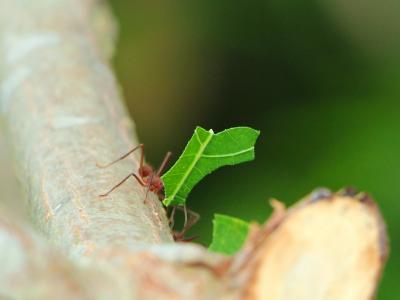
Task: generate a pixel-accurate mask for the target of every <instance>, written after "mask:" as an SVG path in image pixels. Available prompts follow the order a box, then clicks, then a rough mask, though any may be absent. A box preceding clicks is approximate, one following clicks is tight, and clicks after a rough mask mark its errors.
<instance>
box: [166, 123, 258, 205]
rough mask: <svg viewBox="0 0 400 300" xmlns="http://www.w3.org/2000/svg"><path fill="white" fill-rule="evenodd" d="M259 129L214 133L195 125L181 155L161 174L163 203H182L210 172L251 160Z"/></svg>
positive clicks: (236, 128) (232, 129)
mask: <svg viewBox="0 0 400 300" xmlns="http://www.w3.org/2000/svg"><path fill="white" fill-rule="evenodd" d="M259 134H260V132H259V131H257V130H254V129H252V128H249V127H235V128H230V129H227V130H225V131H222V132H220V133H218V134H214V132H213V131H212V129H210V130H209V131H207V130H205V129H203V128H201V127H197V128H196V130H195V132H194V134H193V136H192V138H191V139H190V141H189V143H188V144H187V145H186V148H185V150H184V151H183V153H182V155H181V157H179V159H178V161H177V162H176V163H175V165H173V166H172V167H171V169H170V170H169V171H168V172H167V173H165V175H163V176H162V180H163V183H164V188H165V196H166V198H165V199H164V201H163V203H164V204H165V205H166V206H168V205H182V204H185V202H186V197H187V196H188V194H189V193H190V191H191V190H192V189H193V187H194V186H195V185H196V184H197V183H198V182H199V181H200V180H201V179H203V178H204V176H206V175H207V174H209V173H211V172H212V171H214V170H216V169H218V168H219V167H222V166H225V165H235V164H238V163H241V162H245V161H249V160H252V159H254V144H255V142H256V140H257V137H258V135H259Z"/></svg>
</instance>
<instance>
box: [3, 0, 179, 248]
mask: <svg viewBox="0 0 400 300" xmlns="http://www.w3.org/2000/svg"><path fill="white" fill-rule="evenodd" d="M98 3H101V2H99V1H81V0H79V1H70V0H68V1H66V0H57V1H46V0H39V1H22V0H18V1H6V0H3V1H1V4H0V5H1V7H2V8H6V9H2V10H1V13H0V14H1V29H0V30H1V36H0V37H1V53H2V58H1V64H0V66H1V71H2V77H3V79H4V82H3V84H2V86H1V91H2V93H1V95H2V96H1V104H2V110H3V113H4V116H5V118H6V121H7V123H8V128H9V132H10V136H11V137H12V140H13V143H14V148H15V151H16V158H17V164H18V165H17V170H18V175H19V178H20V179H21V182H22V183H23V186H24V187H25V188H26V195H27V198H28V199H29V204H30V206H31V209H32V212H33V213H32V216H33V218H34V221H35V223H36V224H37V225H38V226H39V228H40V230H41V231H43V232H45V234H46V235H47V237H48V238H49V239H51V240H52V241H54V242H55V243H56V244H57V245H58V246H59V247H61V248H64V249H67V250H69V249H71V250H73V251H74V252H79V253H81V252H91V251H94V250H96V249H97V247H98V246H99V245H101V246H104V245H108V246H114V245H115V246H121V245H131V246H132V245H137V244H147V243H149V244H159V243H162V242H170V241H172V237H171V233H170V230H169V227H168V224H167V220H166V217H165V213H164V209H163V208H162V206H161V204H160V203H159V201H158V199H155V197H152V198H151V201H149V202H148V203H149V204H148V205H145V204H144V203H143V197H144V189H143V188H142V187H140V186H139V185H138V184H136V183H135V182H134V181H131V182H129V183H127V184H125V185H124V186H123V187H121V188H120V189H119V190H118V191H116V192H114V193H113V194H112V195H110V196H109V197H107V198H100V197H99V196H98V195H99V194H101V193H103V192H104V191H105V190H107V189H108V188H109V187H111V186H112V185H113V184H114V183H115V182H116V181H118V180H120V179H121V178H123V177H124V176H126V175H127V174H128V173H129V172H132V171H135V170H136V169H137V163H136V161H134V162H132V161H131V162H121V163H120V164H119V165H117V166H115V167H112V168H111V167H110V168H109V169H106V170H101V169H98V168H97V167H96V162H109V161H111V160H112V159H114V158H115V157H116V156H118V155H119V154H121V153H123V152H124V151H127V150H128V149H129V148H130V147H132V146H133V145H135V144H137V139H136V136H135V135H134V133H133V124H132V122H131V121H130V119H129V118H128V117H127V115H126V111H125V109H124V107H123V106H122V105H121V101H120V96H119V94H118V88H117V84H116V82H115V79H114V76H113V74H112V72H111V70H110V66H109V65H108V61H106V59H105V57H104V56H103V53H104V51H103V50H104V48H105V47H104V46H103V45H104V44H106V43H102V44H100V43H99V42H98V36H97V34H98V31H96V30H93V26H92V23H90V22H91V20H92V18H91V16H92V14H93V11H97V7H96V5H97V4H98ZM103 9H104V7H103ZM105 21H107V22H109V20H108V19H107V20H105ZM97 23H101V22H99V21H97ZM104 27H112V25H110V26H108V25H107V26H104Z"/></svg>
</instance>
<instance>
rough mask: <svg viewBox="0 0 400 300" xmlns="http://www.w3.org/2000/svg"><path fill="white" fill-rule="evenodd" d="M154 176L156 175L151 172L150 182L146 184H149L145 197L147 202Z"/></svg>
mask: <svg viewBox="0 0 400 300" xmlns="http://www.w3.org/2000/svg"><path fill="white" fill-rule="evenodd" d="M153 177H154V173H151V175H150V178H149V180H148V183H147V184H146V186H147V189H146V196H145V197H144V201H143V203H146V202H147V196H148V195H149V191H150V185H151V182H152V181H153Z"/></svg>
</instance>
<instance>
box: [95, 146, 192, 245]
mask: <svg viewBox="0 0 400 300" xmlns="http://www.w3.org/2000/svg"><path fill="white" fill-rule="evenodd" d="M138 149H140V161H139V162H140V164H139V169H138V175H136V174H135V173H131V174H129V175H128V176H126V177H125V178H124V179H122V180H121V181H120V182H118V183H117V184H116V185H115V186H113V187H112V188H111V189H110V190H109V191H108V192H106V193H104V194H101V195H100V197H106V196H108V195H109V194H110V193H111V192H113V191H114V190H115V189H117V188H118V187H120V186H121V185H122V184H123V183H124V182H125V181H127V180H128V179H129V178H130V177H133V178H135V179H136V181H137V182H138V183H139V184H140V185H141V186H143V187H146V195H145V198H144V203H146V201H147V196H148V192H149V191H150V192H153V193H154V194H156V195H157V196H158V199H160V201H162V200H164V198H165V194H164V184H163V182H162V180H161V174H162V172H163V171H164V169H165V167H166V166H167V164H168V161H169V160H170V158H171V155H172V153H171V152H167V154H166V155H165V157H164V159H163V161H162V163H161V165H160V167H159V168H158V170H157V171H156V172H155V171H154V169H153V168H152V167H151V166H150V165H147V164H145V163H144V144H140V145H138V146H136V147H134V148H133V149H132V150H130V151H129V152H128V153H126V154H124V155H123V156H121V157H120V158H118V159H116V160H115V161H112V162H111V163H109V164H107V165H99V164H97V166H98V167H99V168H108V167H110V166H112V165H113V164H115V163H117V162H119V161H121V160H123V159H125V158H127V157H128V156H129V155H131V154H132V153H133V152H135V151H136V150H138ZM177 209H178V210H181V211H183V213H184V217H185V220H184V225H183V229H182V230H181V231H174V230H172V232H173V236H174V240H175V241H191V240H193V239H194V238H185V234H186V232H187V231H188V230H189V229H190V228H191V227H192V226H193V225H194V224H195V223H196V222H197V221H198V220H199V215H198V214H197V213H195V212H194V211H192V210H190V209H188V208H187V207H186V205H183V206H173V207H172V211H171V212H170V214H169V215H170V216H169V224H170V227H171V229H173V227H174V217H175V211H176V210H177ZM188 216H189V218H188Z"/></svg>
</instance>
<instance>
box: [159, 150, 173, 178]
mask: <svg viewBox="0 0 400 300" xmlns="http://www.w3.org/2000/svg"><path fill="white" fill-rule="evenodd" d="M171 155H172V152H167V154H165V157H164V160H163V162H162V163H161V165H160V167H159V168H158V171H157V176H160V175H161V173H162V171H163V170H164V168H165V167H166V165H167V163H168V161H169V160H170V158H171Z"/></svg>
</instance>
